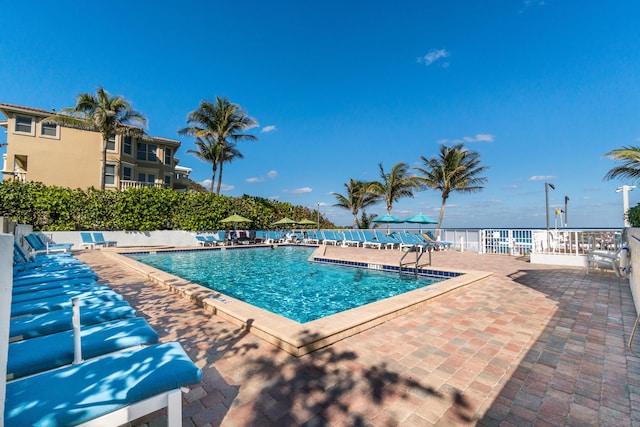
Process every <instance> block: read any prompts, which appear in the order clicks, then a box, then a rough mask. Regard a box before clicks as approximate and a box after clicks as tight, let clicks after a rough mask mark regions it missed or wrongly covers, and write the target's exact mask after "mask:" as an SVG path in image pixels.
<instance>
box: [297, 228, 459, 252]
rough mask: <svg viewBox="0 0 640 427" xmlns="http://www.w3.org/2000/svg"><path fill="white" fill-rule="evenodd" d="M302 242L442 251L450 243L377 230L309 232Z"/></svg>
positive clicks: (421, 236) (416, 234) (425, 235)
mask: <svg viewBox="0 0 640 427" xmlns="http://www.w3.org/2000/svg"><path fill="white" fill-rule="evenodd" d="M306 233H307V235H306V236H305V237H303V239H302V241H303V242H305V243H312V244H325V245H326V244H331V245H338V244H340V245H342V246H356V247H364V248H367V247H370V248H376V249H382V248H385V249H405V248H411V249H415V250H420V251H423V250H444V249H448V248H449V247H450V246H451V242H440V241H438V240H436V239H435V238H433V235H431V234H430V233H428V234H427V233H424V234H422V233H409V232H405V231H395V232H393V233H390V234H385V233H384V232H382V231H379V230H373V231H372V230H342V231H330V230H309V231H306Z"/></svg>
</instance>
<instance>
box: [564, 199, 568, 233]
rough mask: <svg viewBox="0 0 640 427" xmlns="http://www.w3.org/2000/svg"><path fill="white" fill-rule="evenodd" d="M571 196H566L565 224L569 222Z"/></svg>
mask: <svg viewBox="0 0 640 427" xmlns="http://www.w3.org/2000/svg"><path fill="white" fill-rule="evenodd" d="M568 209H569V196H564V226H565V228H566V227H567V226H568V224H569V210H568Z"/></svg>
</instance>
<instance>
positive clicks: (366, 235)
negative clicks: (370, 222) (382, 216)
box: [362, 230, 382, 249]
mask: <svg viewBox="0 0 640 427" xmlns="http://www.w3.org/2000/svg"><path fill="white" fill-rule="evenodd" d="M362 238H363V239H364V240H363V242H362V247H363V248H366V247H374V248H378V249H380V248H382V243H381V242H379V241H378V239H376V237H375V236H374V234H373V233H372V232H371V231H369V230H362Z"/></svg>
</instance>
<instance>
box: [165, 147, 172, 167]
mask: <svg viewBox="0 0 640 427" xmlns="http://www.w3.org/2000/svg"><path fill="white" fill-rule="evenodd" d="M171 157H172V156H171V148H165V149H164V164H165V165H168V166H171Z"/></svg>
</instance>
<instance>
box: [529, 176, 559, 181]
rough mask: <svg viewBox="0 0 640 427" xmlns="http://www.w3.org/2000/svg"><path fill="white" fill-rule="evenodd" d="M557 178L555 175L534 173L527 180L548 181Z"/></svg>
mask: <svg viewBox="0 0 640 427" xmlns="http://www.w3.org/2000/svg"><path fill="white" fill-rule="evenodd" d="M556 178H558V177H557V176H553V175H534V176H532V177H530V178H529V179H528V180H527V181H547V180H551V179H556Z"/></svg>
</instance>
